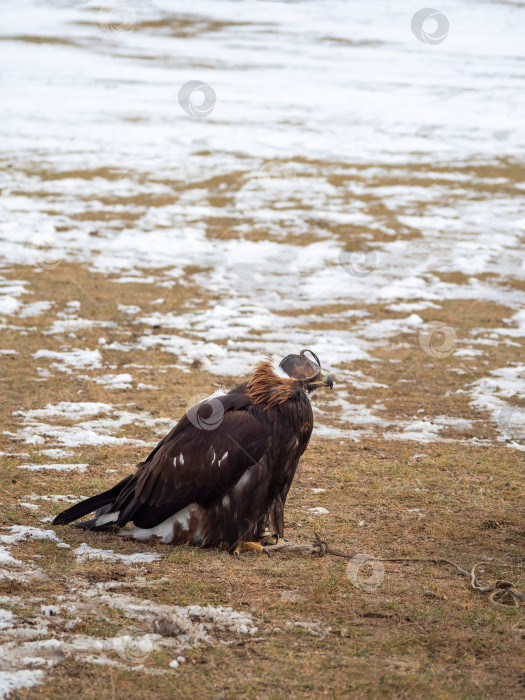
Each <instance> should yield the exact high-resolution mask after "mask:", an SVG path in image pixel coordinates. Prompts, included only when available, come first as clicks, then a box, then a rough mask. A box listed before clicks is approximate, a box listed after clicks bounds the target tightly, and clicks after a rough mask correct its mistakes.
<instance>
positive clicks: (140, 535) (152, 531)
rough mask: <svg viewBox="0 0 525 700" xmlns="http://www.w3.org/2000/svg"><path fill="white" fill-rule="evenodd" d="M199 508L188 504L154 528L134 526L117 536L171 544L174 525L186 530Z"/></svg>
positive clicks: (194, 504) (193, 504) (195, 504)
mask: <svg viewBox="0 0 525 700" xmlns="http://www.w3.org/2000/svg"><path fill="white" fill-rule="evenodd" d="M199 508H200V506H198V505H197V503H190V505H189V506H186V508H183V509H182V510H179V511H178V513H175V514H174V515H172V516H170V517H169V518H168V519H167V520H164V522H162V523H159V524H158V525H155V527H151V528H147V529H144V528H142V527H137V526H136V525H134V526H133V527H132V529H131V530H121V531H120V533H119V534H120V535H123V536H126V535H128V536H129V535H131V536H132V537H134V538H135V539H136V540H149V539H150V538H151V537H160V541H161V542H171V541H172V539H173V526H174V525H175V523H178V524H179V525H182V527H183V528H184V529H185V530H188V529H189V523H190V517H191V514H192V513H193V512H195V511H196V510H199ZM112 515H113V513H112ZM102 517H103V516H102Z"/></svg>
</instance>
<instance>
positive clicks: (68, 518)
mask: <svg viewBox="0 0 525 700" xmlns="http://www.w3.org/2000/svg"><path fill="white" fill-rule="evenodd" d="M132 478H133V474H130V475H129V476H127V477H126V478H125V479H123V480H122V481H119V483H118V484H116V486H113V488H111V489H109V491H104V493H99V494H97V495H96V496H91V498H86V500H85V501H80V503H75V505H74V506H71V508H67V510H63V511H62V512H61V513H59V514H58V515H57V516H56V518H55V519H54V520H53V523H52V524H53V525H67V524H68V523H72V522H73V521H74V520H78V519H79V518H82V517H83V516H84V515H87V514H88V513H92V512H93V511H94V510H98V509H99V508H102V507H103V506H108V505H111V504H113V503H114V501H115V500H116V499H117V498H118V496H119V495H120V492H121V491H122V490H123V489H124V488H125V487H126V486H127V485H128V484H129V482H130V481H131V479H132ZM110 510H111V509H110V508H109V509H107V508H106V509H105V511H106V512H109V511H110Z"/></svg>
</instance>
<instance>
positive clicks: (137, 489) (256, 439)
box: [112, 410, 271, 528]
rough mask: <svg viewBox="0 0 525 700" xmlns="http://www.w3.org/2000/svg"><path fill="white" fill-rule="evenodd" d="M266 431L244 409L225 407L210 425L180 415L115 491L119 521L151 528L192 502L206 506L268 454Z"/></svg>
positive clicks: (269, 437) (262, 424)
mask: <svg viewBox="0 0 525 700" xmlns="http://www.w3.org/2000/svg"><path fill="white" fill-rule="evenodd" d="M270 439H271V434H270V430H269V428H268V427H267V426H266V425H265V423H263V422H261V421H260V420H258V419H257V418H256V417H255V416H254V415H253V414H252V413H251V412H248V411H246V410H228V411H226V412H225V413H224V414H223V416H222V417H221V421H220V424H219V425H217V426H216V427H214V428H213V429H206V428H202V427H197V426H196V425H194V424H193V423H192V422H191V421H190V420H189V419H188V418H187V416H185V417H184V418H183V419H182V420H181V421H180V422H179V424H178V425H177V426H176V428H175V429H174V430H172V431H171V433H169V434H168V435H167V436H166V437H165V438H164V440H163V441H162V442H161V443H160V444H159V445H158V446H157V448H156V449H155V450H154V451H153V453H152V454H151V455H150V456H149V457H148V459H147V460H146V461H145V462H144V463H142V464H141V465H139V467H138V469H137V471H136V472H135V475H134V479H133V482H132V483H130V484H129V485H128V486H127V487H126V488H125V489H124V490H123V491H122V492H121V494H120V495H119V498H118V499H117V502H116V503H115V504H114V507H113V509H112V510H113V512H115V511H117V510H120V515H119V518H118V524H123V523H124V522H127V521H128V520H131V519H132V520H133V522H134V523H135V525H138V526H139V527H143V528H149V527H154V526H155V525H158V524H159V523H161V522H163V521H164V520H166V518H168V517H170V516H171V515H173V514H174V513H176V512H178V511H179V510H181V509H183V508H185V507H186V506H187V505H189V504H190V503H193V502H197V503H200V504H202V505H204V506H207V505H211V504H212V503H214V502H215V501H217V500H219V499H220V498H222V496H223V495H225V494H226V493H228V491H229V490H230V489H231V488H232V487H233V486H234V485H235V484H236V483H237V481H238V480H239V479H240V478H241V476H242V475H243V474H244V473H245V472H246V471H247V470H248V469H250V467H252V466H253V465H255V464H257V463H259V462H260V460H261V459H262V458H263V457H264V455H265V454H266V453H267V451H268V448H269V445H270Z"/></svg>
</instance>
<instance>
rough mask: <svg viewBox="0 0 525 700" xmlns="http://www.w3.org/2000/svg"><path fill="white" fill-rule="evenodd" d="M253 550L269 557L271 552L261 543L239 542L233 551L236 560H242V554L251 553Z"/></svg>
mask: <svg viewBox="0 0 525 700" xmlns="http://www.w3.org/2000/svg"><path fill="white" fill-rule="evenodd" d="M252 550H254V551H256V552H260V553H261V554H266V555H267V556H268V557H269V556H270V552H269V551H268V550H267V549H266V547H263V545H262V544H261V543H260V542H239V544H238V545H237V546H236V547H235V549H234V550H233V556H234V557H235V558H236V559H240V557H241V552H249V551H252Z"/></svg>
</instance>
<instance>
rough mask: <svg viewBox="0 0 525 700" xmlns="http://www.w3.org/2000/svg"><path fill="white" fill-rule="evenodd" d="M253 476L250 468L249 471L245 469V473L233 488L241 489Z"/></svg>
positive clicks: (235, 489)
mask: <svg viewBox="0 0 525 700" xmlns="http://www.w3.org/2000/svg"><path fill="white" fill-rule="evenodd" d="M251 476H252V475H251V472H250V470H249V469H248V470H247V471H245V472H244V474H243V475H242V476H241V478H240V479H239V481H238V482H237V483H236V484H235V486H234V487H233V490H234V491H241V490H242V489H243V488H244V486H245V485H246V484H247V483H248V482H249V481H250V479H251Z"/></svg>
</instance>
